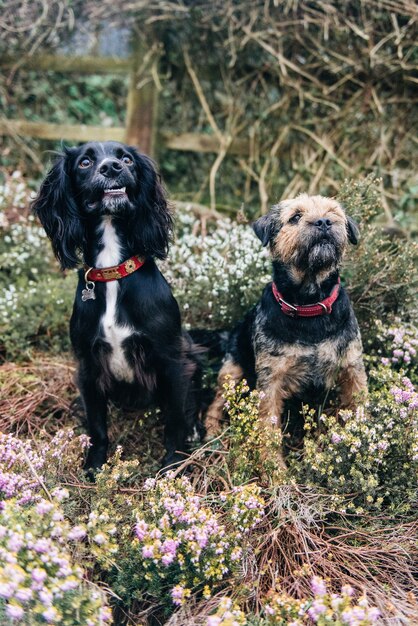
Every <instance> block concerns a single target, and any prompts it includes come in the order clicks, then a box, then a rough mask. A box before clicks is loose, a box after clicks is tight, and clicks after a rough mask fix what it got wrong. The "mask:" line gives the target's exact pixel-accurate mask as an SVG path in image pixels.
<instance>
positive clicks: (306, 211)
mask: <svg viewBox="0 0 418 626" xmlns="http://www.w3.org/2000/svg"><path fill="white" fill-rule="evenodd" d="M253 229H254V231H255V234H256V235H257V237H258V238H259V239H260V240H261V242H262V244H263V246H268V247H269V250H270V253H271V258H272V264H273V282H270V283H268V284H267V285H266V286H265V288H264V291H263V294H262V296H261V299H260V300H259V302H258V303H257V304H256V305H255V307H254V308H252V309H251V310H250V311H249V312H248V313H247V315H246V316H245V318H244V319H243V320H242V321H241V322H240V323H239V324H238V325H237V326H236V327H235V328H234V329H233V331H232V332H231V335H230V339H229V342H228V346H227V352H226V356H225V359H224V362H223V365H222V367H221V370H220V372H219V376H218V385H217V391H216V396H215V399H214V400H213V402H212V404H211V405H210V407H209V409H208V412H207V416H206V428H207V435H208V436H209V437H213V436H216V435H217V434H219V432H220V430H221V420H222V414H223V405H224V400H223V395H222V394H223V384H224V383H225V381H226V380H227V377H228V378H229V379H232V380H233V381H235V382H238V381H239V380H241V379H242V378H245V379H246V380H247V382H248V384H249V386H250V387H251V388H257V389H258V390H259V391H260V392H262V393H261V394H260V396H261V397H260V419H261V420H263V422H264V424H265V427H266V428H281V415H282V413H283V409H284V405H285V402H286V401H288V400H297V401H300V402H308V403H312V402H316V401H322V403H323V400H324V398H325V397H326V395H327V394H328V392H329V391H330V389H331V388H332V387H333V386H334V384H335V383H336V384H337V385H338V388H339V395H340V402H339V406H340V407H341V408H352V407H353V403H354V400H355V399H356V397H357V396H360V395H361V394H364V395H366V393H367V378H366V372H365V369H364V364H363V358H362V343H361V337H360V331H359V327H358V323H357V320H356V317H355V314H354V311H353V308H352V306H351V303H350V300H349V298H348V295H347V293H346V291H345V289H344V288H343V287H342V285H341V283H340V277H339V267H340V265H341V261H342V259H343V256H344V252H345V250H346V248H347V245H348V242H350V243H352V244H357V243H358V239H359V231H358V228H357V225H356V223H355V222H354V220H352V219H351V218H350V217H348V216H347V215H346V214H345V211H344V209H343V207H342V206H341V205H340V204H339V203H338V202H337V201H336V200H334V199H332V198H325V197H323V196H308V195H307V194H301V195H300V196H298V197H297V198H295V199H292V200H285V201H283V202H280V203H279V204H278V205H276V206H273V207H272V209H271V210H270V212H269V213H268V214H267V215H265V216H263V217H260V218H259V219H258V220H257V221H256V222H255V223H254V224H253ZM274 424H277V425H276V426H274ZM278 462H279V464H280V465H283V458H282V456H280V458H279V459H278Z"/></svg>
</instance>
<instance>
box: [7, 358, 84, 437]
mask: <svg viewBox="0 0 418 626" xmlns="http://www.w3.org/2000/svg"><path fill="white" fill-rule="evenodd" d="M74 374H75V366H74V364H73V363H72V361H71V360H70V359H68V358H58V357H56V358H48V357H45V356H41V355H37V357H36V360H35V361H33V362H31V363H4V364H3V365H1V366H0V398H1V399H0V431H2V432H14V433H16V434H21V435H29V436H30V437H35V436H36V434H37V433H38V432H39V430H40V429H44V430H45V431H46V432H48V433H50V434H51V436H53V434H54V433H55V432H56V431H57V430H58V429H59V428H62V427H63V426H67V425H68V423H69V421H71V413H72V411H71V405H72V402H73V400H74V398H75V395H76V388H75V384H74Z"/></svg>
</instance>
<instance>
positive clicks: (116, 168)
mask: <svg viewBox="0 0 418 626" xmlns="http://www.w3.org/2000/svg"><path fill="white" fill-rule="evenodd" d="M122 167H123V166H122V163H121V162H120V161H118V160H117V159H105V160H104V161H102V162H101V163H100V167H99V172H100V174H103V176H109V177H110V176H116V175H117V174H120V172H121V171H122Z"/></svg>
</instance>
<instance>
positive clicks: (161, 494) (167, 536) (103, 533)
mask: <svg viewBox="0 0 418 626" xmlns="http://www.w3.org/2000/svg"><path fill="white" fill-rule="evenodd" d="M114 468H115V469H116V468H118V469H117V470H116V471H120V470H121V465H120V464H119V463H116V465H115V466H114ZM122 468H123V465H122ZM125 470H126V468H125ZM125 470H123V469H122V473H123V472H124V471H125ZM105 473H106V470H105ZM128 473H129V471H128ZM127 475H128V474H126V476H127ZM100 480H101V481H102V483H103V476H102V477H101V478H100ZM263 514H264V502H263V499H262V497H261V496H260V487H259V486H257V485H255V484H249V485H244V486H241V487H235V488H233V489H232V491H231V492H230V493H221V494H218V495H217V496H216V497H215V496H213V497H212V498H209V499H205V498H204V497H202V496H200V495H199V494H198V493H197V492H196V491H195V490H194V488H193V486H192V484H191V482H190V481H189V479H188V478H186V477H184V476H183V477H179V478H173V477H171V476H170V475H168V476H167V477H164V478H161V479H160V480H155V479H151V478H150V479H147V480H146V481H145V484H144V489H143V492H142V493H141V495H140V496H139V497H137V498H136V499H135V500H131V501H130V502H129V503H128V502H126V503H125V506H124V509H123V510H122V509H120V508H118V506H117V505H116V506H114V507H113V508H112V507H109V503H108V502H105V501H104V500H103V499H101V500H99V501H98V502H96V503H95V504H94V505H93V510H92V512H91V513H90V515H89V518H88V523H87V530H88V536H89V539H90V541H91V542H92V543H93V544H96V545H94V547H93V549H92V551H93V553H94V554H95V556H96V558H97V560H98V562H99V563H100V564H101V565H102V567H103V568H104V569H106V570H107V571H109V581H111V583H112V588H113V589H114V590H115V592H116V593H117V595H118V596H119V597H120V598H122V599H123V600H124V601H125V602H126V603H128V604H129V602H131V601H132V600H140V601H142V602H154V603H156V604H157V605H160V606H166V607H168V608H171V610H172V608H173V607H174V606H181V605H183V604H184V603H185V602H186V601H187V599H188V598H189V597H190V596H191V595H192V593H193V594H196V593H200V594H201V595H202V596H203V597H205V598H209V597H210V596H211V595H212V593H214V592H215V591H216V589H217V587H219V586H220V585H221V586H222V584H223V581H224V580H225V578H226V577H229V576H231V574H232V573H233V572H235V571H236V570H237V568H238V566H239V564H240V562H241V559H242V555H243V552H244V550H245V538H246V536H247V535H248V534H249V533H250V531H251V530H252V529H253V528H254V527H255V526H256V525H257V524H258V523H259V522H260V520H261V519H262V517H263ZM226 519H227V520H228V524H227V525H226V524H225V520H226ZM121 522H123V523H121Z"/></svg>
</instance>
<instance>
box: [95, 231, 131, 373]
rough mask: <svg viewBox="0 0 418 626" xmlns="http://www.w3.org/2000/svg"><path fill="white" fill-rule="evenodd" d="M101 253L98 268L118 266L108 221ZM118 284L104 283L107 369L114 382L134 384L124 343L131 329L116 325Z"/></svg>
mask: <svg viewBox="0 0 418 626" xmlns="http://www.w3.org/2000/svg"><path fill="white" fill-rule="evenodd" d="M102 243H103V246H104V247H103V250H101V252H100V253H99V255H98V257H97V260H96V265H97V267H111V266H112V265H117V264H118V263H120V262H121V260H122V259H121V252H120V244H119V240H118V237H117V234H116V232H115V229H114V227H113V225H112V222H111V220H110V219H105V220H104V222H103V234H102ZM119 288H120V287H119V283H118V281H117V280H115V281H111V282H108V283H106V310H105V313H104V315H103V316H102V319H101V326H102V331H103V334H104V339H105V341H106V342H107V343H108V344H109V345H110V346H111V348H112V352H111V353H110V355H109V369H110V371H111V372H112V374H113V375H114V377H115V378H116V379H117V380H124V381H126V382H129V383H131V382H133V380H134V372H133V369H132V367H131V366H130V365H129V363H128V361H127V358H126V354H125V350H124V348H123V346H122V344H123V341H124V340H125V339H127V338H128V337H130V336H131V335H132V334H133V332H134V329H133V328H132V327H131V326H129V325H123V324H118V322H117V319H118V316H117V306H118V292H119Z"/></svg>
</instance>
